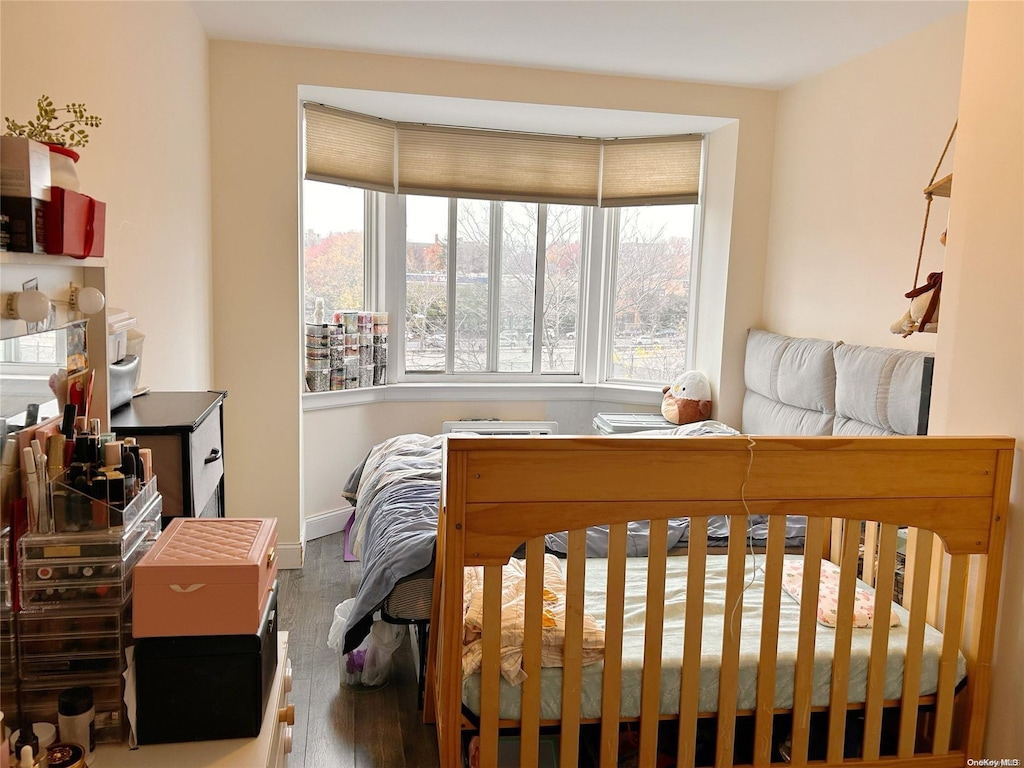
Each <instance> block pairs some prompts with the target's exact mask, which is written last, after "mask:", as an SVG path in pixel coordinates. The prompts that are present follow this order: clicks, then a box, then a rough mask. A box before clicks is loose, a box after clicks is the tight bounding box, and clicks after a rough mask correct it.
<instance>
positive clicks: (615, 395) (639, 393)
mask: <svg viewBox="0 0 1024 768" xmlns="http://www.w3.org/2000/svg"><path fill="white" fill-rule="evenodd" d="M594 400H597V401H600V402H611V403H632V404H634V405H658V404H659V403H660V402H661V389H660V387H658V386H655V385H649V386H639V385H637V386H632V385H628V384H576V383H566V384H528V383H523V384H509V383H502V384H454V383H449V384H388V385H387V386H386V387H368V388H366V389H350V390H341V391H338V392H307V393H306V394H304V395H303V396H302V410H303V412H308V411H321V410H330V409H334V408H347V407H349V406H353V405H365V404H367V403H381V402H384V401H394V402H405V403H423V402H453V401H460V402H462V401H466V402H469V401H472V402H516V401H518V402H532V401H543V402H549V401H577V402H590V401H594Z"/></svg>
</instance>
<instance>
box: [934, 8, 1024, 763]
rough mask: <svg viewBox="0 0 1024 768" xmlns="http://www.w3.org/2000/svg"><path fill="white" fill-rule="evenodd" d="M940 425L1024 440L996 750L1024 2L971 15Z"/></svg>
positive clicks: (1015, 426) (1018, 374) (1023, 314)
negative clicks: (1010, 468) (1009, 478)
mask: <svg viewBox="0 0 1024 768" xmlns="http://www.w3.org/2000/svg"><path fill="white" fill-rule="evenodd" d="M957 135H958V139H957V144H958V146H957V153H956V159H955V162H954V164H953V176H954V187H953V197H952V199H951V200H950V236H949V242H948V244H947V248H946V261H945V272H944V275H943V286H942V306H943V310H942V311H943V316H942V320H941V325H940V331H939V334H938V344H937V349H936V359H937V363H936V368H935V372H936V378H935V390H934V397H935V408H934V410H933V414H934V415H933V419H934V421H933V425H932V431H934V432H938V433H940V434H982V435H984V434H1004V435H1012V436H1014V437H1016V438H1017V445H1018V449H1017V462H1016V468H1015V473H1014V482H1013V487H1012V488H1011V498H1010V504H1011V509H1010V514H1009V516H1008V518H1007V525H1006V533H1007V536H1006V548H1005V554H1004V558H1005V564H1006V565H1005V568H1004V569H1003V583H1002V592H1001V594H1002V602H1001V605H1000V608H999V625H998V632H997V636H996V649H995V651H996V657H995V663H994V665H993V667H992V698H991V709H990V716H989V723H988V738H987V740H986V748H985V754H984V757H1010V758H1019V757H1022V753H1021V743H1022V735H1021V727H1022V725H1024V666H1022V665H1021V658H1024V631H1022V627H1024V565H1022V564H1024V519H1022V518H1021V515H1022V514H1024V480H1022V477H1021V475H1022V466H1021V461H1020V458H1021V446H1022V445H1024V311H1022V308H1021V307H1022V303H1021V297H1022V296H1024V219H1022V212H1024V4H1021V3H990V2H972V3H971V4H970V6H969V10H968V14H967V38H966V43H965V47H964V66H963V81H962V83H961V92H960V125H959V127H958V128H957Z"/></svg>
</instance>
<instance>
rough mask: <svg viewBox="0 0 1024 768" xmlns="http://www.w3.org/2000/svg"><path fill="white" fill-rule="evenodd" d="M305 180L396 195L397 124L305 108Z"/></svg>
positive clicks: (319, 108)
mask: <svg viewBox="0 0 1024 768" xmlns="http://www.w3.org/2000/svg"><path fill="white" fill-rule="evenodd" d="M305 113H306V178H307V179H312V180H313V181H328V182H332V183H334V184H348V185H349V186H353V187H362V188H365V189H376V190H379V191H381V192H394V191H395V124H394V123H393V122H391V121H389V120H382V119H380V118H378V117H370V116H369V115H360V114H358V113H356V112H345V111H343V110H339V109H332V108H331V107H324V106H321V105H319V104H306V109H305Z"/></svg>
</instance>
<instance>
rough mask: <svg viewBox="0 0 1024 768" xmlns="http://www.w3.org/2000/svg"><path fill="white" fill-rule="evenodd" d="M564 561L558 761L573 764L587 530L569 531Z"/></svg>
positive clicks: (577, 739) (577, 727) (577, 737)
mask: <svg viewBox="0 0 1024 768" xmlns="http://www.w3.org/2000/svg"><path fill="white" fill-rule="evenodd" d="M567 549H568V552H567V557H566V561H565V647H564V651H563V654H562V664H563V669H562V736H561V753H560V760H559V764H560V765H576V763H577V762H578V759H579V757H578V756H579V746H580V686H581V680H582V676H583V598H584V594H585V592H584V577H585V576H586V565H587V564H586V559H587V532H586V530H585V529H578V530H573V531H569V542H568V548H567Z"/></svg>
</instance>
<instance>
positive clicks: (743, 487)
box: [729, 435, 759, 630]
mask: <svg viewBox="0 0 1024 768" xmlns="http://www.w3.org/2000/svg"><path fill="white" fill-rule="evenodd" d="M744 437H746V438H747V452H748V453H749V454H750V458H749V459H748V460H747V472H746V474H745V475H744V476H743V482H742V483H740V502H741V503H742V504H743V511H744V512H746V514H747V530H746V538H747V545H748V547H749V549H750V559H751V568H750V581H748V582H747V583H746V584H744V585H743V590H742V591H741V593H740V600H739V601H738V602H737V603H736V605H734V606H733V609H732V613H731V614H730V615H729V627H730V630H731V629H732V626H733V622H734V621H735V620H736V611H737V609H738V608H739V607H740V606H741V605H742V604H743V597H742V594H743V592H746V591H747V590H748V589H750V588H751V587H752V586H753V585H754V581H755V580H756V579H757V574H758V571H759V566H758V564H757V553H756V552H754V539H753V537H752V536H751V535H750V534H751V531H752V524H751V522H750V507H749V506H748V505H747V494H746V491H747V481H748V480H750V470H751V468H752V467H753V466H754V447H755V446H756V445H757V443H756V442H754V438H753V437H751V436H750V435H744ZM729 538H730V541H731V539H732V526H731V524H730V528H729Z"/></svg>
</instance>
